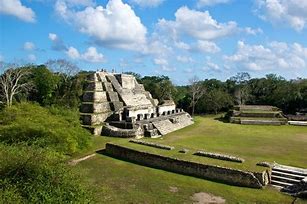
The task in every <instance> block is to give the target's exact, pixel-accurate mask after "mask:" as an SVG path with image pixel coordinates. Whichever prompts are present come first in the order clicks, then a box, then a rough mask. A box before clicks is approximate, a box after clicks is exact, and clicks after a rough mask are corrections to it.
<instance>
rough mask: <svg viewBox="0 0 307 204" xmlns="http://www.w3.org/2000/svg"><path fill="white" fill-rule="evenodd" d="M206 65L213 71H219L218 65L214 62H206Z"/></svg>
mask: <svg viewBox="0 0 307 204" xmlns="http://www.w3.org/2000/svg"><path fill="white" fill-rule="evenodd" d="M206 65H207V67H208V68H209V69H211V70H214V71H219V70H220V67H219V65H217V64H215V63H213V62H207V63H206Z"/></svg>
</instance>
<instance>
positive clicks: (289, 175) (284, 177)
mask: <svg viewBox="0 0 307 204" xmlns="http://www.w3.org/2000/svg"><path fill="white" fill-rule="evenodd" d="M305 177H307V170H306V169H301V168H296V167H291V166H285V165H274V166H273V168H272V175H271V185H272V186H274V187H277V188H280V189H281V188H284V187H288V186H292V185H294V184H297V183H299V182H300V181H301V180H303V179H304V178H305Z"/></svg>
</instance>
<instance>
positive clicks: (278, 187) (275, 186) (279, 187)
mask: <svg viewBox="0 0 307 204" xmlns="http://www.w3.org/2000/svg"><path fill="white" fill-rule="evenodd" d="M270 185H271V186H273V187H274V188H277V189H278V190H280V189H282V188H283V187H281V186H277V185H274V184H270Z"/></svg>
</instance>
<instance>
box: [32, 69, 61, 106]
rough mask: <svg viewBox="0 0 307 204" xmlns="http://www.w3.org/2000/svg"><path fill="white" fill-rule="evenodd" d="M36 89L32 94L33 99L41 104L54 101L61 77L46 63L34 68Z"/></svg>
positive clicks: (48, 103)
mask: <svg viewBox="0 0 307 204" xmlns="http://www.w3.org/2000/svg"><path fill="white" fill-rule="evenodd" d="M32 73H33V82H34V85H35V91H34V92H33V93H32V94H31V100H34V101H37V102H39V103H40V104H41V105H50V104H51V103H53V102H54V97H55V91H56V88H57V86H58V83H59V81H60V77H59V76H57V75H55V74H53V73H52V72H51V71H50V70H49V69H47V67H46V66H45V65H40V66H37V67H35V68H33V69H32Z"/></svg>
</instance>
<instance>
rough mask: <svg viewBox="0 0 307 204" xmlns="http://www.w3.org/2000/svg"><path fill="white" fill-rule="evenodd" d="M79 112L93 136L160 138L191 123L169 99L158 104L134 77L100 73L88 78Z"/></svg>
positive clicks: (188, 116) (84, 124)
mask: <svg viewBox="0 0 307 204" xmlns="http://www.w3.org/2000/svg"><path fill="white" fill-rule="evenodd" d="M80 111H81V118H82V121H83V126H84V127H85V128H88V129H90V130H91V131H92V133H93V134H95V135H105V136H115V137H143V136H146V137H160V136H162V135H165V134H167V133H170V132H172V131H175V130H178V129H181V128H184V127H186V126H188V125H191V124H193V120H192V118H191V117H190V115H189V114H188V113H186V112H184V111H183V110H182V109H177V108H176V105H175V103H174V102H173V101H172V100H168V101H164V102H163V104H161V105H159V101H158V100H157V99H154V98H152V96H151V94H150V93H149V92H148V91H146V90H145V89H144V86H143V85H142V84H139V83H138V82H137V80H136V79H135V77H134V76H132V75H127V74H116V73H108V72H103V71H102V72H96V73H93V74H90V75H89V76H88V85H87V87H86V90H85V91H84V95H83V102H82V106H81V110H80Z"/></svg>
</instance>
